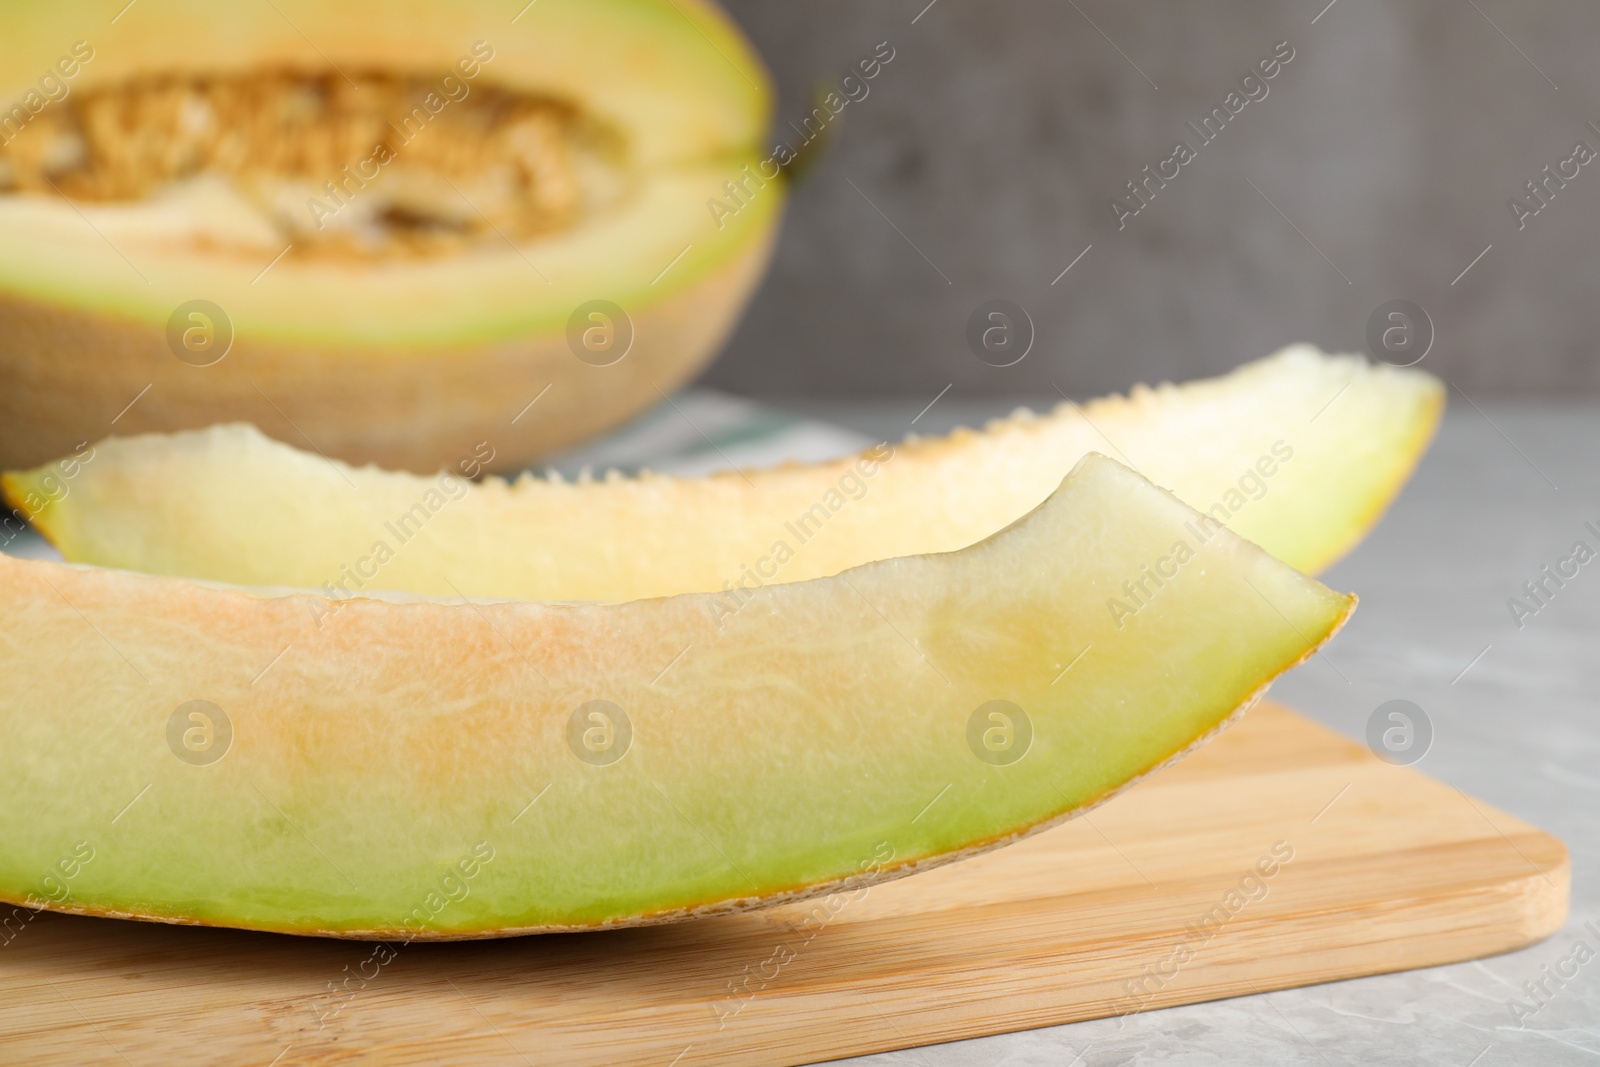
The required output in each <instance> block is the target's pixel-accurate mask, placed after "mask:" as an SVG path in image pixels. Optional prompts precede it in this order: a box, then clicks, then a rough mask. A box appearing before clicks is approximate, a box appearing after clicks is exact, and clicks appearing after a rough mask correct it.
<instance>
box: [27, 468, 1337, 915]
mask: <svg viewBox="0 0 1600 1067" xmlns="http://www.w3.org/2000/svg"><path fill="white" fill-rule="evenodd" d="M1353 603H1354V601H1353V598H1348V597H1343V596H1339V595H1337V594H1335V593H1333V592H1331V591H1329V590H1328V589H1326V588H1325V587H1323V586H1322V585H1320V584H1319V583H1317V582H1315V581H1313V580H1311V579H1309V578H1305V577H1304V576H1302V575H1300V574H1298V573H1297V572H1295V571H1294V570H1292V569H1291V568H1289V567H1286V566H1284V565H1283V564H1282V563H1280V562H1278V561H1277V560H1274V559H1272V558H1271V557H1269V556H1268V555H1266V554H1265V553H1263V552H1262V551H1261V550H1260V549H1258V548H1256V547H1255V546H1254V545H1251V544H1249V543H1247V542H1245V541H1243V540H1241V539H1239V538H1238V537H1236V536H1234V535H1232V534H1231V533H1228V532H1227V531H1226V530H1224V529H1222V528H1220V527H1215V526H1213V525H1210V524H1207V523H1205V522H1204V521H1203V520H1202V519H1201V517H1200V516H1198V515H1197V513H1195V512H1194V511H1193V510H1191V509H1189V508H1187V507H1185V506H1184V505H1183V504H1181V503H1180V502H1179V501H1178V500H1177V499H1176V498H1174V497H1172V496H1171V495H1170V494H1168V493H1165V492H1162V491H1161V490H1159V489H1157V488H1155V487H1154V486H1152V485H1150V484H1149V483H1148V482H1146V481H1145V480H1144V479H1142V478H1140V477H1139V476H1137V475H1136V474H1134V473H1132V472H1130V471H1129V470H1127V469H1126V468H1124V467H1122V466H1121V465H1119V464H1117V463H1116V462H1114V461H1111V460H1108V459H1105V458H1103V457H1098V456H1095V457H1090V458H1087V459H1085V460H1084V461H1083V462H1082V463H1081V464H1080V465H1079V467H1078V468H1077V470H1076V471H1075V472H1074V473H1073V474H1072V475H1071V477H1069V478H1068V479H1067V480H1066V481H1065V482H1064V483H1063V485H1062V486H1061V488H1060V490H1059V491H1058V492H1057V493H1056V494H1055V495H1054V496H1052V497H1051V498H1050V499H1049V500H1048V501H1047V502H1046V503H1045V504H1043V505H1042V506H1041V507H1040V508H1038V509H1037V510H1035V511H1033V512H1032V513H1031V514H1029V515H1028V516H1027V517H1025V518H1024V519H1023V520H1022V521H1020V522H1018V523H1016V524H1015V525H1013V526H1011V527H1010V528H1008V529H1006V530H1004V531H1002V532H1001V533H999V534H997V535H995V536H993V537H991V538H989V539H987V540H985V541H983V542H981V543H979V544H977V545H974V546H972V547H969V548H967V549H964V550H963V551H960V552H956V553H951V554H946V555H938V556H926V557H917V558H909V559H895V560H886V561H882V562H878V563H873V564H869V565H867V566H864V567H860V568H857V569H855V570H852V571H850V572H847V573H844V574H841V575H838V576H835V577H832V578H823V579H817V580H814V581H809V582H802V583H797V584H792V585H785V586H780V587H774V588H769V589H764V590H761V591H759V592H758V593H756V594H755V595H754V597H753V598H752V599H751V600H750V601H749V602H748V603H746V604H745V605H744V606H743V607H742V609H741V610H740V611H739V612H738V613H737V614H736V615H734V616H731V617H721V618H719V617H718V616H717V613H716V611H715V610H714V606H715V599H714V598H713V597H711V596H708V595H685V596H679V597H673V598H668V599H660V600H649V601H639V602H633V603H628V604H617V605H548V604H536V603H511V602H463V601H460V600H456V601H449V602H447V601H440V600H426V599H417V598H408V599H405V600H403V601H401V600H396V599H393V598H391V599H370V598H358V599H354V600H350V601H346V602H343V603H339V604H333V603H331V602H329V601H328V600H327V599H326V598H325V597H320V596H317V595H315V594H310V593H301V592H284V591H265V590H251V589H245V588H239V587H226V586H218V585H211V584H203V583H198V582H194V581H188V580H181V579H174V578H167V577H155V576H147V575H133V574H128V573H125V572H118V571H113V570H106V569H94V568H85V567H79V566H72V565H63V564H54V563H46V562H32V561H23V560H16V559H8V558H5V557H0V617H3V618H6V619H11V620H15V621H16V623H17V624H16V625H13V626H8V627H7V628H6V629H5V630H4V631H3V632H0V675H3V676H4V677H5V679H6V685H5V686H4V687H3V689H0V737H3V739H4V743H3V744H0V779H3V780H4V781H5V782H6V789H5V792H4V799H0V815H3V817H4V821H5V824H6V827H7V829H6V832H5V834H4V835H0V898H3V899H5V900H8V901H12V902H15V903H23V904H30V905H34V906H41V905H45V906H50V907H54V908H57V909H59V910H63V911H74V912H82V913H88V914H98V915H112V916H123V917H133V918H141V919H153V920H161V921H167V922H184V923H205V924H214V925H224V926H237V927H245V928H251V929H260V930H275V931H285V932H294V933H305V934H322V935H331V936H349V937H371V938H385V939H395V938H407V939H409V938H413V937H487V936H495V935H500V934H508V933H518V932H531V931H546V930H563V929H589V928H597V927H605V926H618V925H629V924H637V923H645V922H656V921H664V920H668V919H674V918H680V917H684V916H688V915H692V914H703V913H707V912H715V911H725V910H732V909H739V908H745V907H751V906H755V905H759V904H765V903H772V902H776V901H781V900H790V899H796V898H799V897H803V896H806V895H809V894H816V893H822V892H826V891H830V890H833V889H837V888H840V887H855V886H859V885H865V884H869V883H871V882H874V881H877V880H881V879H884V878H890V877H895V876H898V875H903V874H907V873H911V872H913V871H915V870H918V869H920V868H923V867H927V866H930V865H933V864H937V863H941V862H945V861H948V860H950V859H954V858H957V857H960V856H962V855H967V854H970V853H972V852H974V851H977V850H981V849H985V848H990V847H995V846H998V845H1001V844H1004V843H1006V842H1008V841H1010V840H1013V839H1015V838H1016V837H1017V836H1019V835H1021V834H1025V833H1028V832H1030V831H1032V830H1036V829H1039V828H1041V827H1043V826H1046V825H1049V824H1050V823H1051V822H1053V821H1055V820H1058V819H1060V818H1063V817H1065V816H1066V815H1067V814H1069V813H1071V812H1074V811H1077V810H1080V809H1082V808H1083V807H1084V806H1086V805H1090V804H1093V803H1095V802H1097V801H1100V800H1102V799H1104V798H1105V797H1107V796H1108V795H1110V794H1111V793H1112V792H1114V791H1115V790H1117V789H1118V788H1120V787H1121V786H1123V785H1125V784H1126V783H1127V782H1129V781H1130V780H1132V779H1134V778H1136V777H1138V776H1139V775H1142V774H1144V773H1146V772H1148V771H1150V770H1151V769H1153V768H1155V767H1157V766H1159V765H1161V764H1162V763H1163V762H1165V761H1167V760H1169V759H1171V758H1173V757H1174V756H1175V755H1177V754H1180V753H1182V752H1184V751H1186V750H1187V749H1188V748H1189V747H1191V746H1192V745H1194V744H1195V743H1196V742H1197V741H1199V740H1201V739H1203V738H1205V737H1206V736H1207V735H1209V734H1210V733H1211V732H1212V731H1214V730H1216V729H1217V728H1218V727H1220V726H1221V725H1223V724H1224V723H1225V722H1227V721H1228V719H1229V717H1230V716H1232V715H1234V714H1236V713H1237V712H1238V711H1240V710H1242V709H1243V708H1244V707H1246V706H1247V705H1248V704H1250V703H1251V702H1252V701H1253V700H1254V699H1255V698H1256V697H1257V696H1258V695H1259V694H1260V693H1261V692H1262V690H1263V689H1264V687H1265V685H1266V684H1267V682H1269V681H1270V680H1271V679H1272V678H1273V677H1275V676H1276V675H1277V674H1279V673H1280V672H1282V671H1283V670H1285V669H1287V668H1289V667H1290V666H1292V665H1294V664H1295V663H1296V662H1298V661H1300V660H1302V659H1303V658H1304V657H1305V656H1307V655H1309V654H1310V652H1311V651H1312V650H1313V649H1314V648H1315V647H1316V646H1318V645H1319V644H1320V643H1321V642H1322V641H1324V640H1326V639H1327V638H1328V637H1329V636H1330V635H1331V634H1332V633H1333V631H1334V630H1336V629H1337V627H1338V626H1339V625H1340V624H1341V623H1342V621H1343V620H1344V618H1345V617H1346V615H1347V614H1348V612H1349V611H1350V610H1351V608H1352V606H1353ZM194 701H204V702H208V703H206V704H202V705H194V704H192V703H191V702H194ZM594 701H609V702H610V704H609V705H595V704H593V703H591V702H594ZM995 701H1006V702H1010V703H1009V704H1003V705H994V704H993V703H992V702H995ZM196 707H199V708H201V709H208V710H205V712H204V714H203V715H202V717H201V718H200V719H196V718H193V716H194V715H195V714H197V712H196V711H195V708H196ZM597 707H598V708H601V709H610V710H607V711H605V715H604V716H603V717H602V718H600V719H596V718H594V714H595V709H596V708H597ZM619 709H620V710H619ZM1018 709H1020V710H1018ZM997 715H998V716H999V717H998V718H996V717H995V716H997ZM224 716H225V722H224V721H223V717H224ZM575 716H576V717H577V721H576V723H575V722H574V718H575ZM606 716H608V717H606ZM624 718H625V720H626V726H624V725H623V723H624ZM608 731H609V732H608ZM624 737H626V738H627V740H626V741H623V740H622V739H623V738H624ZM224 738H228V739H227V740H224ZM619 751H620V758H615V759H613V758H612V757H613V756H616V755H618V753H619Z"/></svg>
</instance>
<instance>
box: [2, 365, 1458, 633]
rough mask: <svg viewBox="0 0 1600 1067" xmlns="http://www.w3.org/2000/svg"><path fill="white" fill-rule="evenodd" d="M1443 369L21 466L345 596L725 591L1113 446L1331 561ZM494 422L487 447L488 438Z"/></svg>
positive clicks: (1434, 401)
mask: <svg viewBox="0 0 1600 1067" xmlns="http://www.w3.org/2000/svg"><path fill="white" fill-rule="evenodd" d="M1442 405H1443V395H1442V391H1441V389H1440V387H1439V383H1438V382H1437V380H1436V379H1434V378H1432V377H1431V376H1429V375H1426V374H1422V373H1419V372H1416V371H1406V370H1397V369H1394V368H1392V367H1387V366H1371V365H1369V364H1367V363H1366V362H1365V361H1363V360H1361V359H1358V358H1356V357H1328V356H1324V355H1322V354H1320V353H1317V352H1315V351H1312V350H1309V349H1305V348H1295V349H1289V350H1286V351H1284V352H1282V353H1280V354H1278V355H1277V356H1274V357H1272V358H1270V359H1267V360H1263V361H1261V362H1258V363H1254V364H1250V365H1248V366H1245V367H1243V368H1241V369H1239V370H1237V371H1235V372H1234V373H1232V374H1230V375H1228V376H1226V377H1224V378H1220V379H1215V380H1210V381H1201V382H1194V383H1191V384H1188V385H1184V386H1181V387H1175V386H1170V385H1164V386H1161V387H1160V388H1158V389H1147V388H1139V389H1136V390H1135V391H1134V393H1133V395H1132V396H1131V397H1129V398H1121V397H1116V398H1111V399H1107V400H1101V401H1096V402H1094V403H1091V404H1087V405H1084V406H1083V407H1081V408H1080V407H1076V406H1072V405H1063V406H1062V407H1060V408H1058V409H1057V410H1056V411H1055V412H1054V413H1053V414H1051V415H1048V416H1044V417H1036V416H1032V415H1027V414H1019V415H1017V416H1014V417H1012V418H1011V419H1009V420H1006V421H1003V422H996V423H993V424H991V425H990V426H989V427H988V428H987V429H986V430H984V431H983V432H981V433H979V432H973V431H970V430H961V431H957V432H956V433H955V434H952V435H951V436H949V437H945V438H939V439H923V440H911V441H908V442H906V443H904V444H901V445H899V446H896V447H892V448H891V447H889V446H887V445H882V446H879V447H878V448H875V449H872V450H869V451H868V452H866V453H864V454H863V455H861V456H857V457H852V458H849V459H843V460H839V461H837V462H831V463H822V464H817V465H812V466H789V467H784V468H779V469H776V470H767V471H759V472H750V473H748V474H725V475H716V476H712V477H708V478H693V479H684V478H673V477H661V476H653V475H645V476H643V477H640V478H637V479H624V478H621V477H608V478H606V479H604V480H601V481H590V482H584V483H578V484H571V483H562V482H560V481H548V480H539V479H533V478H525V479H523V480H521V481H518V482H516V483H515V484H507V483H505V482H503V481H500V480H497V479H491V480H489V481H487V482H484V483H483V484H477V485H471V484H468V483H467V482H466V481H465V480H464V479H463V478H461V477H460V475H461V474H467V475H473V474H476V473H477V469H476V464H477V459H475V458H474V457H473V456H472V455H469V456H467V457H466V459H465V460H464V461H463V462H462V463H461V464H460V465H459V466H458V467H457V468H456V469H453V470H451V471H448V472H447V473H446V474H444V475H442V476H437V477H433V478H421V477H416V476H412V475H405V474H394V473H386V472H384V471H380V470H376V469H370V468H369V469H364V470H354V469H351V468H348V467H345V466H343V465H340V464H337V463H330V462H328V461H326V460H325V459H324V458H323V457H321V456H318V455H315V454H311V453H306V452H299V451H295V450H294V449H291V448H289V447H287V446H284V445H281V444H276V443H273V442H271V441H268V440H267V439H265V438H264V437H262V436H261V435H260V434H259V433H257V432H255V431H254V430H251V429H249V428H248V427H240V426H232V427H222V428H215V429H211V430H207V431H203V432H198V433H187V434H179V435H174V436H169V437H163V436H149V437H140V438H134V439H125V440H112V441H109V442H106V443H103V444H100V445H98V446H95V447H93V448H92V449H87V450H83V451H81V452H80V453H79V456H78V458H76V459H68V460H66V461H63V462H61V463H57V464H53V465H51V466H48V467H42V468H39V469H37V470H34V471H31V472H28V473H25V474H7V475H5V476H4V477H3V478H0V488H3V490H4V492H5V494H6V496H7V498H8V499H9V500H10V501H11V503H12V505H13V506H14V507H16V508H17V509H18V510H19V511H21V512H22V513H23V514H25V515H26V516H28V517H29V518H31V519H32V520H33V522H35V523H36V524H37V525H38V527H39V529H40V530H41V531H42V532H43V533H44V534H45V536H46V537H48V538H49V539H50V540H51V541H53V542H54V543H55V544H56V545H57V546H58V547H59V548H60V549H61V551H62V552H63V553H64V554H65V556H66V557H67V558H68V559H70V560H76V561H80V562H87V563H97V564H102V565H106V566H112V567H121V568H126V569H129V570H139V571H147V572H152V573H157V574H179V575H188V576H192V577H198V578H207V579H212V580H216V581H225V582H234V583H239V584H246V585H292V586H296V587H303V588H321V589H324V591H326V592H327V593H329V594H330V595H331V596H348V595H351V594H353V593H357V592H360V591H362V590H364V589H365V590H371V589H399V590H406V591H410V592H414V593H422V594H427V595H432V596H452V595H462V596H500V597H510V598H515V599H521V600H563V601H573V600H591V601H623V600H633V599H638V598H642V597H652V596H668V595H672V594H676V593H684V592H712V591H721V592H723V593H724V596H723V600H722V603H723V605H724V609H725V610H732V609H734V608H736V607H737V606H738V604H739V603H741V602H742V601H743V600H744V599H746V598H748V597H749V596H750V595H751V594H750V590H751V589H753V588H756V587H759V586H761V585H768V584H773V583H782V582H792V581H801V580H805V579H809V578H815V577H821V576H824V575H829V574H837V573H838V572H839V571H842V570H844V569H846V568H848V567H853V566H856V565H858V564H861V563H866V562H868V561H871V560H875V559H888V558H891V557H895V556H906V555H915V554H918V553H923V552H945V551H953V550H955V549H959V548H962V547H964V546H966V545H969V544H972V543H973V542H975V541H977V540H979V539H981V538H983V537H985V536H987V535H988V534H990V533H993V532H994V531H995V530H998V529H1000V528H1001V527H1003V526H1005V525H1006V524H1007V523H1009V522H1012V521H1013V520H1015V519H1017V518H1019V517H1020V516H1022V515H1024V514H1026V513H1027V512H1028V511H1029V510H1030V509H1031V508H1033V507H1035V506H1036V505H1037V504H1038V503H1039V502H1040V501H1041V500H1043V499H1044V498H1045V497H1046V496H1047V495H1049V493H1050V492H1051V491H1052V490H1053V489H1054V488H1055V487H1056V485H1057V484H1059V482H1060V480H1061V478H1062V476H1063V475H1065V474H1066V472H1067V471H1068V470H1070V469H1071V468H1072V465H1073V464H1074V463H1076V462H1077V460H1078V459H1079V458H1080V457H1081V456H1083V455H1084V454H1085V453H1087V452H1089V451H1091V450H1098V451H1101V452H1105V453H1108V454H1113V455H1115V456H1117V458H1119V459H1121V460H1124V461H1125V462H1127V463H1129V464H1131V465H1133V466H1134V467H1135V468H1136V469H1138V470H1139V471H1141V472H1142V473H1143V474H1145V475H1146V476H1148V477H1149V478H1150V479H1151V480H1153V481H1155V482H1156V483H1157V484H1159V485H1162V486H1164V487H1166V488H1169V489H1171V490H1173V491H1174V492H1176V493H1177V494H1178V496H1179V497H1180V498H1182V499H1183V500H1184V501H1186V502H1187V503H1189V504H1191V505H1193V506H1194V507H1197V508H1199V509H1200V510H1202V511H1205V512H1207V513H1208V514H1209V515H1210V516H1211V517H1212V518H1214V519H1217V520H1218V521H1221V522H1225V523H1227V524H1228V526H1229V527H1230V528H1231V529H1232V530H1233V531H1234V532H1235V533H1238V534H1239V535H1241V536H1243V537H1245V538H1248V539H1249V540H1252V541H1255V542H1256V543H1257V544H1259V545H1261V546H1262V547H1263V548H1265V549H1266V550H1267V551H1268V552H1270V553H1272V554H1273V555H1275V556H1278V557H1279V558H1281V559H1283V560H1285V561H1286V562H1288V563H1289V564H1291V565H1292V566H1295V567H1298V568H1299V569H1301V570H1303V571H1307V572H1309V573H1315V572H1316V571H1318V570H1320V569H1322V568H1324V567H1326V566H1328V565H1329V564H1330V563H1332V562H1333V561H1334V560H1336V559H1337V558H1339V556H1340V555H1342V554H1343V553H1344V552H1345V551H1347V550H1348V549H1349V548H1350V547H1351V546H1353V545H1354V544H1355V543H1356V542H1357V541H1358V540H1359V539H1360V538H1361V536H1362V535H1363V534H1365V533H1366V531H1367V530H1368V529H1369V528H1370V527H1371V526H1372V525H1373V524H1374V523H1375V522H1376V521H1377V520H1378V517H1379V516H1380V515H1381V514H1382V513H1383V510H1384V508H1385V507H1386V506H1387V505H1388V503H1389V501H1390V500H1391V499H1392V498H1393V497H1394V495H1395V494H1396V493H1397V492H1398V491H1399V489H1400V486H1401V485H1402V484H1403V483H1404V481H1405V479H1406V477H1407V476H1408V475H1409V473H1410V472H1411V470H1412V468H1413V466H1414V465H1415V464H1416V462H1417V459H1418V457H1419V456H1420V455H1421V453H1422V451H1423V449H1424V448H1426V447H1427V444H1428V441H1429V440H1430V439H1431V437H1432V435H1433V432H1434V429H1435V427H1436V425H1437V423H1438V420H1439V414H1440V410H1441V408H1442ZM493 449H494V444H493V436H492V433H491V437H490V440H488V441H485V442H484V443H483V446H482V450H481V451H480V453H479V457H480V458H481V456H482V455H485V454H492V452H493Z"/></svg>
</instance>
